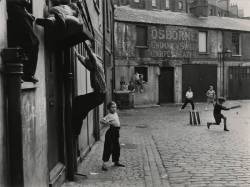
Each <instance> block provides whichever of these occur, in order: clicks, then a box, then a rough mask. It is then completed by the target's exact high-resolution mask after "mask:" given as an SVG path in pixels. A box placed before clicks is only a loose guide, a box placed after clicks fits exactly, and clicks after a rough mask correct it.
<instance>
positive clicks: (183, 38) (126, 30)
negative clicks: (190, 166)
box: [115, 6, 250, 105]
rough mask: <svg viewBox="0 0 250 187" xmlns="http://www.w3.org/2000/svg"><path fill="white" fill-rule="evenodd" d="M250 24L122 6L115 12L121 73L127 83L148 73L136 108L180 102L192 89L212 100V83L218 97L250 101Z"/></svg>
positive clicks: (137, 95) (199, 96)
mask: <svg viewBox="0 0 250 187" xmlns="http://www.w3.org/2000/svg"><path fill="white" fill-rule="evenodd" d="M202 8H203V7H202ZM198 12H199V11H198ZM248 24H249V22H248V21H246V20H244V21H243V20H242V19H233V18H223V19H222V18H221V17H215V16H208V17H197V16H191V15H189V14H186V13H179V12H172V11H151V10H139V9H133V8H130V7H128V6H120V7H118V8H117V9H116V12H115V46H116V50H115V60H116V72H119V73H117V74H119V75H120V76H123V77H125V79H126V81H127V82H129V81H130V80H131V79H133V76H134V74H135V73H136V72H138V73H139V74H143V77H144V88H145V89H144V91H143V92H141V93H140V92H136V93H135V101H134V102H135V105H154V104H159V103H160V104H161V103H180V102H182V101H183V98H184V93H185V91H186V89H187V88H188V86H191V87H192V89H193V91H194V93H195V94H194V97H195V101H197V102H199V101H205V100H206V95H205V93H206V90H207V89H208V87H209V85H213V86H214V88H215V89H216V92H217V95H218V96H222V95H223V96H225V97H227V98H229V99H249V93H250V92H249V86H247V89H246V87H245V86H244V87H242V86H243V85H247V84H248V82H249V60H250V58H249V53H248V49H249V44H248V43H247V42H248V41H249V37H250V35H249V31H250V28H249V26H246V25H248ZM226 51H227V52H228V53H229V52H230V51H231V53H229V54H228V53H227V52H226ZM243 69H244V70H243ZM241 71H242V72H243V71H244V73H243V74H244V75H241V73H240V72H241ZM237 76H238V78H237V81H238V82H237V81H236V77H237ZM241 76H242V77H241ZM243 77H245V78H243ZM116 78H117V79H116V88H117V89H119V82H120V77H116ZM236 82H237V83H236ZM234 90H241V91H240V92H237V93H238V94H237V93H236V92H235V91H234Z"/></svg>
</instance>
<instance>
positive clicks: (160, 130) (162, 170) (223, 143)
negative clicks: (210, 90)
mask: <svg viewBox="0 0 250 187" xmlns="http://www.w3.org/2000/svg"><path fill="white" fill-rule="evenodd" d="M238 104H241V105H242V107H241V108H239V109H234V110H230V111H226V112H224V114H225V116H227V118H228V128H229V129H230V131H229V132H225V131H223V125H220V126H211V127H210V129H207V126H206V123H207V122H208V121H213V117H212V106H211V108H210V109H209V110H208V111H205V104H197V105H196V106H197V108H198V110H199V111H200V116H201V122H202V124H201V126H191V125H188V122H189V113H188V111H189V109H190V108H189V106H187V108H186V109H185V110H184V111H181V112H180V111H179V108H180V106H178V105H165V106H161V107H154V108H144V109H132V110H123V111H119V115H120V120H121V124H122V129H121V137H120V143H121V163H124V164H125V165H126V167H125V168H117V167H114V166H112V163H111V161H110V166H109V168H108V169H109V170H108V171H107V172H103V171H102V170H101V164H102V161H101V156H102V149H103V141H104V139H103V138H104V137H102V139H101V141H99V142H97V143H96V144H95V145H94V146H93V148H92V150H91V152H90V153H89V154H88V155H87V157H86V158H85V159H84V160H83V162H82V163H81V164H80V166H79V169H78V173H81V174H83V175H87V178H86V179H79V180H77V181H75V182H68V183H65V184H64V187H71V186H124V187H125V186H138V187H139V186H156V187H158V186H173V187H189V186H190V187H195V186H197V187H203V186H211V187H217V186H228V187H229V186H230V187H234V186H239V187H241V186H250V135H249V132H250V116H249V111H250V101H227V102H226V104H225V105H226V106H232V105H238Z"/></svg>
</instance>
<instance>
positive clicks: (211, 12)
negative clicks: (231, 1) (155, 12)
mask: <svg viewBox="0 0 250 187" xmlns="http://www.w3.org/2000/svg"><path fill="white" fill-rule="evenodd" d="M209 15H210V16H213V9H212V8H211V9H210V14H209Z"/></svg>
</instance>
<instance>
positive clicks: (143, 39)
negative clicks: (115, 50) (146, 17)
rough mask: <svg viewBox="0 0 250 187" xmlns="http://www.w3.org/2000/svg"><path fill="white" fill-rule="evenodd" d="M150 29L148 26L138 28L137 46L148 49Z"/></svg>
mask: <svg viewBox="0 0 250 187" xmlns="http://www.w3.org/2000/svg"><path fill="white" fill-rule="evenodd" d="M147 32H148V29H147V27H146V26H138V25H137V26H136V46H137V47H147V43H148V34H147Z"/></svg>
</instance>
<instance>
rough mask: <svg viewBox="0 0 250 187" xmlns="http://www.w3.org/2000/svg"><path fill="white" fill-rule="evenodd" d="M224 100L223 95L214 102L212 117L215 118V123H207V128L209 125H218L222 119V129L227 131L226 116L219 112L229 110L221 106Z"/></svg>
mask: <svg viewBox="0 0 250 187" xmlns="http://www.w3.org/2000/svg"><path fill="white" fill-rule="evenodd" d="M225 101H226V99H225V98H223V97H219V98H218V102H216V103H215V105H214V112H213V114H214V119H215V123H210V122H208V123H207V128H208V129H209V128H210V126H211V125H220V123H221V119H223V120H224V131H229V130H228V129H227V118H226V117H225V116H224V115H223V114H221V110H230V108H227V107H225V106H223V105H222V104H223V103H224V102H225Z"/></svg>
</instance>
